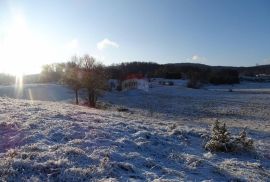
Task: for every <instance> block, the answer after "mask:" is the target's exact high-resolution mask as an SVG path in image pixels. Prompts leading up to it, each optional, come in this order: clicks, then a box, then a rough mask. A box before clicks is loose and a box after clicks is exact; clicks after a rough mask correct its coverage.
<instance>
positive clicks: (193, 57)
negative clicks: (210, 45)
mask: <svg viewBox="0 0 270 182" xmlns="http://www.w3.org/2000/svg"><path fill="white" fill-rule="evenodd" d="M199 59H200V57H199V56H198V55H193V56H192V57H191V60H192V61H197V60H199Z"/></svg>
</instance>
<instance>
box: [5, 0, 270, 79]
mask: <svg viewBox="0 0 270 182" xmlns="http://www.w3.org/2000/svg"><path fill="white" fill-rule="evenodd" d="M110 2H111V1H106V0H91V1H85V0H67V1H57V2H56V1H39V2H36V1H33V0H22V1H17V0H2V1H0V63H1V68H0V72H5V73H10V74H23V73H24V74H32V73H38V72H40V70H41V66H42V65H44V64H50V63H55V62H64V61H67V60H68V59H69V58H70V57H71V56H73V55H78V56H81V55H84V54H89V55H91V56H94V57H95V58H97V59H98V60H99V61H101V62H103V63H104V64H105V65H110V64H113V63H120V62H131V61H146V62H148V61H149V62H156V63H159V64H166V63H182V62H191V63H201V64H207V65H211V66H255V65H256V64H260V65H264V64H269V63H270V53H269V50H270V44H269V42H270V34H269V32H270V21H269V17H270V11H269V9H270V2H269V1H267V0H259V1H252V0H239V1H233V0H228V1H218V2H217V1H214V0H203V1H195V0H180V1H177V0H171V1H153V0H149V1H143V0H138V1H131V0H116V1H114V3H113V4H112V3H110Z"/></svg>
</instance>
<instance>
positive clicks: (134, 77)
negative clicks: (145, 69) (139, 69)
mask: <svg viewBox="0 0 270 182" xmlns="http://www.w3.org/2000/svg"><path fill="white" fill-rule="evenodd" d="M143 78H144V76H143V74H141V73H137V74H136V73H133V74H129V75H128V76H127V77H126V78H125V79H124V80H129V79H143Z"/></svg>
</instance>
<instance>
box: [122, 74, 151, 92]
mask: <svg viewBox="0 0 270 182" xmlns="http://www.w3.org/2000/svg"><path fill="white" fill-rule="evenodd" d="M130 89H141V90H145V91H148V90H149V82H148V79H146V78H145V77H144V76H143V75H142V74H130V75H128V76H127V77H126V78H125V79H124V80H123V82H122V90H130Z"/></svg>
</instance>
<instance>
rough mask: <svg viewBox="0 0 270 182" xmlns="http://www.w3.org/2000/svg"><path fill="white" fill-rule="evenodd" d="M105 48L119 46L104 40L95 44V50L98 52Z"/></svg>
mask: <svg viewBox="0 0 270 182" xmlns="http://www.w3.org/2000/svg"><path fill="white" fill-rule="evenodd" d="M107 47H114V48H119V44H118V43H116V42H114V41H111V40H109V39H106V38H105V39H103V40H102V41H100V42H98V43H97V48H98V49H99V50H103V49H105V48H107Z"/></svg>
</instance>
